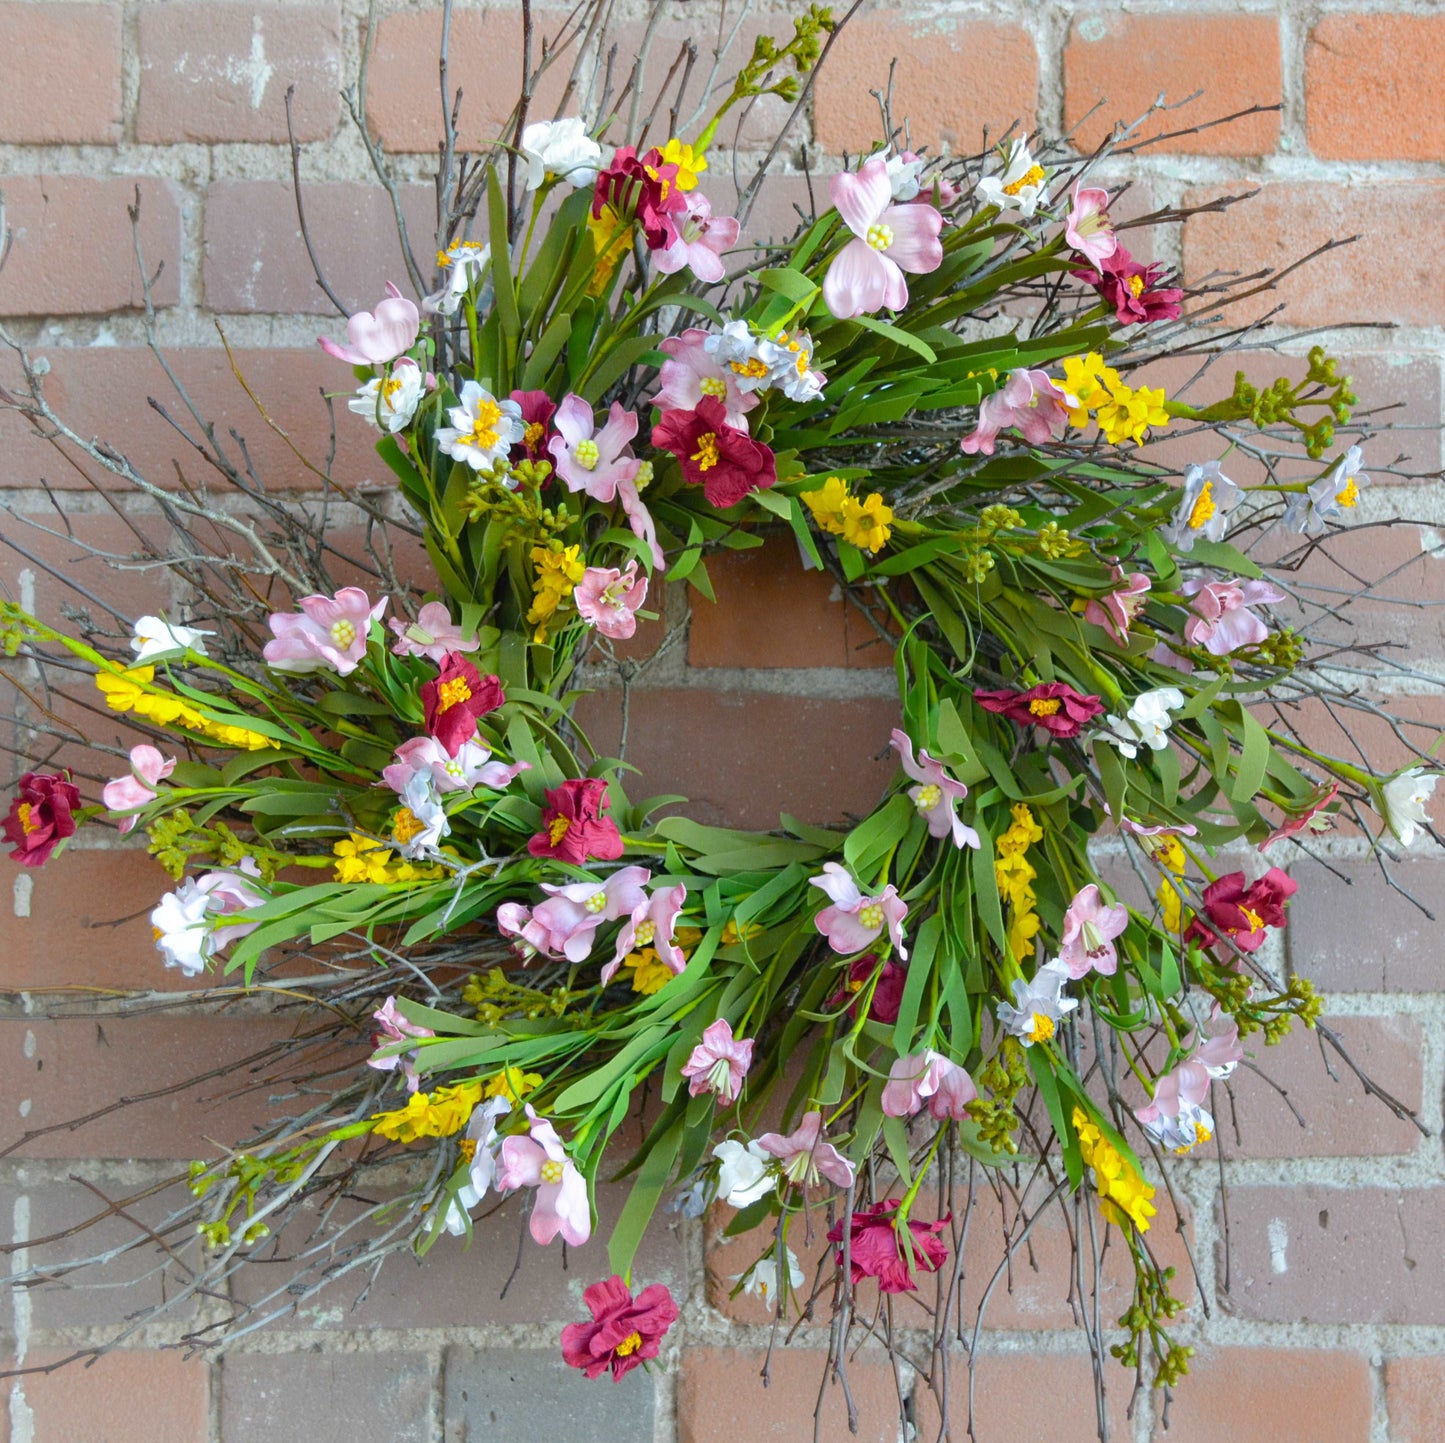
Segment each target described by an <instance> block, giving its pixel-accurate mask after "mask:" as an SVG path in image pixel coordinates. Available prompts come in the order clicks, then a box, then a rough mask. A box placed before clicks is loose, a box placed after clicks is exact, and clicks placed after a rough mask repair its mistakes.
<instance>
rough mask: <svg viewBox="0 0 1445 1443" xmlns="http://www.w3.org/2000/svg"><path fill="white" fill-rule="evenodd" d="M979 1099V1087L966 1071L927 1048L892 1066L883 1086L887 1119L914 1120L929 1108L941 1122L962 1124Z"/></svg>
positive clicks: (901, 1059)
mask: <svg viewBox="0 0 1445 1443" xmlns="http://www.w3.org/2000/svg"><path fill="white" fill-rule="evenodd" d="M977 1096H978V1088H976V1087H975V1086H974V1085H973V1078H971V1077H970V1076H969V1075H968V1073H967V1072H965V1071H964V1069H963V1068H961V1067H960V1066H959V1065H958V1064H957V1063H956V1062H950V1061H949V1060H948V1058H946V1057H944V1056H942V1055H941V1054H939V1053H937V1052H934V1051H932V1049H927V1050H925V1051H923V1052H915V1053H913V1054H912V1055H911V1056H909V1057H900V1058H899V1059H898V1060H897V1062H895V1063H894V1064H893V1066H892V1068H891V1069H890V1071H889V1073H888V1081H887V1082H886V1083H885V1084H884V1086H883V1111H884V1113H885V1114H886V1115H887V1116H888V1117H912V1116H913V1114H914V1113H915V1112H921V1111H922V1109H923V1108H924V1106H925V1105H926V1106H927V1108H928V1111H929V1112H930V1114H932V1116H934V1117H935V1118H937V1119H938V1121H939V1122H942V1121H943V1120H944V1119H945V1118H952V1119H953V1121H954V1122H962V1121H963V1120H964V1119H965V1118H966V1117H967V1116H968V1104H969V1103H970V1102H972V1101H973V1100H974V1098H976V1097H977Z"/></svg>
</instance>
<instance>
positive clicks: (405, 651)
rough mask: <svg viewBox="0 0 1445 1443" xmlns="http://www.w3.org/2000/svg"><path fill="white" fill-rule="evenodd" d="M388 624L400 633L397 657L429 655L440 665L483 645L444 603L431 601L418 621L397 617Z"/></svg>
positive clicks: (394, 651) (393, 649)
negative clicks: (453, 655) (456, 653)
mask: <svg viewBox="0 0 1445 1443" xmlns="http://www.w3.org/2000/svg"><path fill="white" fill-rule="evenodd" d="M387 625H388V626H389V627H390V628H391V629H392V631H393V632H394V633H395V634H396V640H395V641H394V642H393V643H392V647H391V654H392V655H393V656H425V657H429V658H430V659H431V660H432V661H434V662H436V663H437V664H438V665H440V664H441V660H442V658H443V657H444V656H445V655H446V654H447V652H449V651H475V650H476V649H477V648H478V647H479V646H480V645H481V642H480V641H478V640H477V637H476V633H475V632H473V633H472V634H471V635H468V634H467V633H466V632H464V631H463V630H462V629H461V627H460V626H458V625H457V624H456V623H455V622H454V621H453V620H452V614H451V612H450V611H448V610H447V607H446V603H445V602H442V601H429V602H427V604H426V605H425V606H423V607H422V609H421V610H420V611H419V612H417V614H416V620H415V621H407V620H406V619H405V618H404V617H401V616H393V617H392V618H391V620H390V621H388V622H387Z"/></svg>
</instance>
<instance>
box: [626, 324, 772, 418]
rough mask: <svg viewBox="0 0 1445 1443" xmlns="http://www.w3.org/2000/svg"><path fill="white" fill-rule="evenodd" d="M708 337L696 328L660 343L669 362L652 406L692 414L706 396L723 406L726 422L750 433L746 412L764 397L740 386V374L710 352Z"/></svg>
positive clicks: (659, 377) (660, 377) (707, 333)
mask: <svg viewBox="0 0 1445 1443" xmlns="http://www.w3.org/2000/svg"><path fill="white" fill-rule="evenodd" d="M708 336H709V332H707V331H703V330H699V329H698V328H697V327H695V326H694V327H692V328H690V329H688V330H686V331H684V332H683V333H682V334H681V335H679V336H669V337H668V338H667V339H666V340H665V341H660V342H659V343H658V347H657V349H658V350H659V351H662V352H663V353H664V354H665V355H666V356H667V357H668V359H667V360H665V361H664V362H663V363H662V368H661V369H660V370H659V371H658V373H657V375H658V379H659V380H660V381H661V382H662V389H661V390H660V391H659V392H658V393H657V395H656V396H655V397H654V398H653V402H652V404H653V405H654V406H656V407H657V409H658V410H659V411H692V410H695V409H696V408H697V403H698V402H699V401H701V400H702V398H703V397H704V396H711V397H712V398H713V400H714V401H721V402H722V404H723V411H724V415H723V423H724V424H725V425H728V426H732V427H733V428H734V429H735V430H738V431H746V430H747V429H748V422H747V414H746V413H747V412H749V411H751V410H752V409H753V408H754V407H755V406H756V405H757V404H758V402H759V401H760V400H761V397H760V396H759V395H758V393H757V392H756V391H751V390H743V389H742V388H741V387H740V386H739V385H738V377H737V372H736V371H734V370H733V368H732V367H731V366H730V365H729V364H728V363H727V361H726V360H725V359H724V358H723V357H721V356H718V355H715V354H714V353H713V352H712V351H710V350H708V348H707V340H708Z"/></svg>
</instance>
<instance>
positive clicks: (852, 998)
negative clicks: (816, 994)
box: [823, 952, 908, 1022]
mask: <svg viewBox="0 0 1445 1443" xmlns="http://www.w3.org/2000/svg"><path fill="white" fill-rule="evenodd" d="M875 972H877V973H878V981H877V983H876V984H875V985H874V987H873V995H872V996H871V998H870V999H869V1002H868V1016H869V1017H870V1018H871V1019H872V1020H873V1021H874V1022H897V1021H898V1012H899V1009H900V1008H901V1007H902V1006H903V986H904V983H906V982H907V981H908V969H907V968H906V967H900V966H899V965H898V964H897V963H896V962H894V961H893V960H892V959H890V960H888V961H887V962H885V963H883V966H882V968H881V970H880V968H879V965H878V957H877V954H876V953H873V952H865V953H864V954H863V955H862V956H861V957H855V958H854V959H853V961H852V962H850V963H849V964H848V977H847V980H846V981H845V982H844V983H843V985H842V986H841V987H840V988H839V989H838V990H837V991H836V992H835V993H834V994H833V995H832V996H831V997H830V998H829V999H828V1000H827V1002H825V1003H824V1004H823V1005H824V1006H825V1007H841V1006H842V1005H843V1004H844V1003H845V1002H846V1003H847V1004H848V1012H849V1015H850V1016H853V1017H856V1016H857V1015H858V999H859V997H860V996H861V995H862V993H863V992H864V991H865V990H866V989H867V986H868V984H869V983H870V982H872V981H873V974H874V973H875Z"/></svg>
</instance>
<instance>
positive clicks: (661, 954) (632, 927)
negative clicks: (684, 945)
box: [602, 882, 687, 987]
mask: <svg viewBox="0 0 1445 1443" xmlns="http://www.w3.org/2000/svg"><path fill="white" fill-rule="evenodd" d="M686 900H687V888H686V887H685V886H684V885H683V884H682V883H681V882H679V883H678V884H677V886H675V887H660V888H658V890H657V891H655V892H653V894H652V895H651V896H650V897H644V898H642V899H641V900H640V901H639V902H638V903H637V905H636V906H635V907H633V909H632V912H631V914H630V915H629V916H628V918H627V919H626V921H624V922H623V924H622V930H621V931H620V932H619V933H618V934H617V950H616V952H615V953H614V954H613V957H612V961H611V962H609V963H608V964H607V965H606V966H605V967H604V968H603V969H602V985H603V986H604V987H605V986H606V985H607V984H608V983H609V982H610V981H611V980H612V974H613V973H614V972H616V971H617V969H618V967H619V966H620V965H621V963H622V959H623V958H624V957H626V956H627V955H628V954H629V953H630V952H632V951H634V950H635V949H636V948H638V947H651V948H652V949H653V951H655V952H656V953H657V956H658V960H659V961H660V962H662V963H664V964H665V965H666V966H667V967H668V968H669V969H670V970H671V972H672V974H673V975H674V976H679V975H681V973H682V970H683V968H684V967H686V966H687V957H686V955H685V954H684V953H683V951H682V949H681V948H680V947H679V946H678V945H677V944H676V942H674V941H673V932H674V930H675V928H676V926H677V914H678V913H679V912H681V911H682V907H683V903H684V902H685V901H686Z"/></svg>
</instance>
